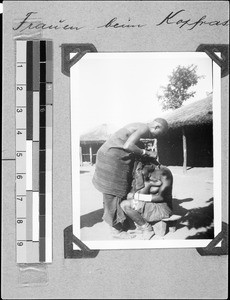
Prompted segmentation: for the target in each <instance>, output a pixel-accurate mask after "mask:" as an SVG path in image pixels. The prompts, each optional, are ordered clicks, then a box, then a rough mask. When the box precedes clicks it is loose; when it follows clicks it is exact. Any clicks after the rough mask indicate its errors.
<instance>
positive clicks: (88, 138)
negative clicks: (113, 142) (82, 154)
mask: <svg viewBox="0 0 230 300" xmlns="http://www.w3.org/2000/svg"><path fill="white" fill-rule="evenodd" d="M114 132H115V128H114V127H113V126H112V125H108V124H102V125H100V126H98V127H96V128H94V129H93V130H91V131H89V132H87V133H85V134H83V135H81V136H80V142H81V143H85V144H88V143H92V142H93V143H103V142H105V141H106V140H107V139H108V138H109V137H110V136H111V134H113V133H114Z"/></svg>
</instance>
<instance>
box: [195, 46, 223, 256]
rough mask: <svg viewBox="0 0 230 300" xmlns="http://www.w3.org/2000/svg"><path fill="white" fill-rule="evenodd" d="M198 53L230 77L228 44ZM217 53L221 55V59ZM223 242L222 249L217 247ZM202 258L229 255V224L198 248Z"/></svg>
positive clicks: (198, 50) (202, 47)
mask: <svg viewBox="0 0 230 300" xmlns="http://www.w3.org/2000/svg"><path fill="white" fill-rule="evenodd" d="M196 51H197V52H205V53H206V54H207V55H208V56H209V57H210V58H211V59H212V60H213V61H214V62H215V63H216V64H217V65H218V66H219V67H220V68H221V78H223V77H225V76H227V75H229V45H227V44H200V45H199V46H198V47H197V49H196ZM216 53H220V54H221V57H219V56H217V55H216ZM219 242H221V247H215V246H216V245H217V244H218V243H219ZM196 250H197V252H198V253H199V254H200V255H202V256H208V255H213V256H214V255H217V256H218V255H228V224H227V223H225V222H222V230H221V232H220V233H219V234H218V235H217V236H216V237H215V238H214V239H213V240H212V241H211V242H210V243H209V244H208V245H207V246H206V247H205V248H196Z"/></svg>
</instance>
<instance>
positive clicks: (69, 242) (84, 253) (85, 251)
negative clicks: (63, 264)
mask: <svg viewBox="0 0 230 300" xmlns="http://www.w3.org/2000/svg"><path fill="white" fill-rule="evenodd" d="M73 243H74V244H75V245H77V246H78V247H79V248H80V250H74V249H73ZM98 253H99V250H91V249H89V248H88V247H87V246H86V245H85V244H84V243H83V242H82V241H81V240H79V239H78V238H77V237H76V236H75V235H74V234H73V226H72V225H70V226H68V227H66V228H65V229H64V258H94V257H96V256H97V255H98Z"/></svg>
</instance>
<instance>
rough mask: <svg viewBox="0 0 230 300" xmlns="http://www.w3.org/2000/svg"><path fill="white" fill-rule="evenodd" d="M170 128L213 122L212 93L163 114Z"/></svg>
mask: <svg viewBox="0 0 230 300" xmlns="http://www.w3.org/2000/svg"><path fill="white" fill-rule="evenodd" d="M162 117H163V118H165V119H166V120H167V122H168V124H169V127H170V128H178V127H182V126H200V125H204V124H212V95H210V96H208V97H207V98H205V99H202V100H199V101H196V102H193V103H191V104H188V105H185V106H182V107H180V108H178V109H175V110H174V111H171V112H168V113H165V114H164V115H162Z"/></svg>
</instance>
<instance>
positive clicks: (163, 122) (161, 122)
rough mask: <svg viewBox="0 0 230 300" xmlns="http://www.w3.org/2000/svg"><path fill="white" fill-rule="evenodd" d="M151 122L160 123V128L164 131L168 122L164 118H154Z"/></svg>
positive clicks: (166, 129)
mask: <svg viewBox="0 0 230 300" xmlns="http://www.w3.org/2000/svg"><path fill="white" fill-rule="evenodd" d="M153 122H157V123H160V124H161V125H162V128H163V130H164V132H167V131H168V128H169V126H168V122H167V121H166V120H165V119H163V118H156V119H154V120H153Z"/></svg>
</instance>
